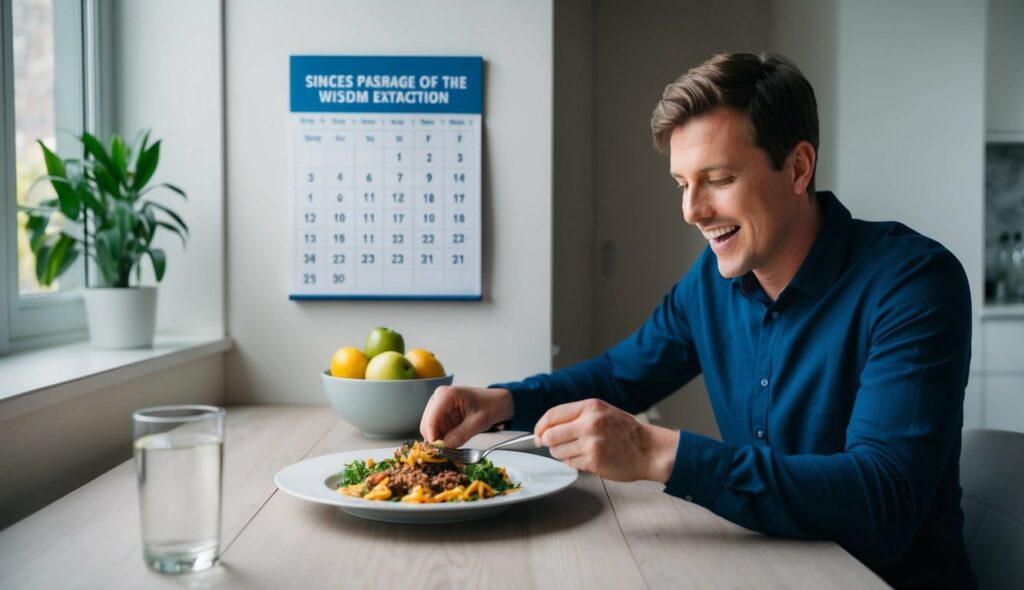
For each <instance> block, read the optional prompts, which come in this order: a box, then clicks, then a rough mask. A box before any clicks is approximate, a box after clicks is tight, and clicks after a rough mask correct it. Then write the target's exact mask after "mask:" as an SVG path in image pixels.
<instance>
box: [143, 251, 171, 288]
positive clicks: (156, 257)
mask: <svg viewBox="0 0 1024 590" xmlns="http://www.w3.org/2000/svg"><path fill="white" fill-rule="evenodd" d="M146 253H147V254H149V259H150V260H152V261H153V274H155V275H156V282H158V283H159V282H160V281H162V280H163V278H164V271H165V270H166V269H167V255H166V254H164V251H163V250H162V249H160V248H150V249H149V250H147V251H146Z"/></svg>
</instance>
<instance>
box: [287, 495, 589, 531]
mask: <svg viewBox="0 0 1024 590" xmlns="http://www.w3.org/2000/svg"><path fill="white" fill-rule="evenodd" d="M604 509H606V502H602V500H601V498H600V497H598V496H596V495H594V494H593V493H591V492H589V491H587V490H584V489H580V488H575V487H573V488H569V489H567V490H565V491H563V492H561V493H558V494H555V495H553V496H548V497H545V498H539V499H537V500H534V501H532V502H525V503H522V504H515V505H513V506H511V507H509V509H508V510H506V511H504V512H501V513H499V514H496V515H494V516H491V517H487V518H482V519H480V520H471V521H466V522H459V523H444V524H392V523H386V522H376V521H370V520H364V519H361V518H357V517H355V516H351V515H349V514H347V513H345V512H342V511H341V510H340V509H338V508H336V507H333V506H324V505H322V504H308V505H307V506H306V508H305V509H304V510H303V516H304V517H305V518H308V519H309V520H310V521H311V526H323V525H324V524H327V525H329V526H331V527H333V528H334V529H336V530H337V531H338V532H339V533H344V534H345V535H347V536H353V535H355V536H363V537H366V538H367V539H376V540H379V539H380V538H381V537H382V536H383V537H387V536H393V535H399V534H400V535H401V539H402V540H403V541H411V542H414V543H417V542H422V543H437V542H438V541H439V540H441V539H449V538H450V539H451V540H458V541H466V540H468V539H471V540H472V541H474V542H488V541H500V542H507V541H508V540H509V539H515V538H526V537H537V536H539V535H548V534H553V533H559V532H562V531H565V530H567V529H571V528H573V527H577V526H580V525H582V524H584V523H586V522H587V521H589V520H591V519H593V518H595V517H596V516H597V515H599V514H600V513H601V511H602V510H604Z"/></svg>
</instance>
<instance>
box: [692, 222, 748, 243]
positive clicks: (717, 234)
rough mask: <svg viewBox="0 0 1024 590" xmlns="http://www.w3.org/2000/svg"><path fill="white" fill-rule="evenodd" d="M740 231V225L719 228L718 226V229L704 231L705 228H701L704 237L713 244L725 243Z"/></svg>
mask: <svg viewBox="0 0 1024 590" xmlns="http://www.w3.org/2000/svg"><path fill="white" fill-rule="evenodd" d="M739 231H740V226H738V225H731V226H725V227H719V228H716V229H713V230H710V231H703V230H701V233H702V234H704V238H705V239H706V240H707V241H709V242H711V243H712V244H713V245H716V246H718V245H721V244H724V243H726V242H728V241H729V240H730V239H731V238H732V237H733V236H735V235H736V233H737V232H739Z"/></svg>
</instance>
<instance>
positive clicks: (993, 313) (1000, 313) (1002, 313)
mask: <svg viewBox="0 0 1024 590" xmlns="http://www.w3.org/2000/svg"><path fill="white" fill-rule="evenodd" d="M980 315H981V319H982V321H987V320H995V319H1024V303H1009V304H1004V305H1000V304H996V303H986V304H985V306H984V307H982V308H981V314H980Z"/></svg>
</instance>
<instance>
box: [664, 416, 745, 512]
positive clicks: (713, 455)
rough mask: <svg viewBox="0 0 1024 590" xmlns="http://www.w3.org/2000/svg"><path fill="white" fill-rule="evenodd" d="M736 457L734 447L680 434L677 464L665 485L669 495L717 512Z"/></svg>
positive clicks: (685, 433) (692, 434)
mask: <svg viewBox="0 0 1024 590" xmlns="http://www.w3.org/2000/svg"><path fill="white" fill-rule="evenodd" d="M732 454H733V448H732V447H728V446H726V445H724V444H722V443H720V442H718V441H717V440H714V439H712V438H708V437H706V436H701V435H699V434H694V433H692V432H687V431H685V430H680V431H679V446H678V447H676V463H675V465H673V466H672V474H671V475H670V476H669V478H668V481H667V482H665V493H667V494H671V495H673V496H676V497H678V498H683V499H684V500H687V501H689V502H694V503H696V504H700V505H701V506H703V507H705V508H707V509H709V510H714V506H715V500H716V499H717V498H718V493H719V491H721V489H722V485H723V484H724V482H725V477H726V475H728V473H729V465H730V464H731V463H732Z"/></svg>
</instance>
